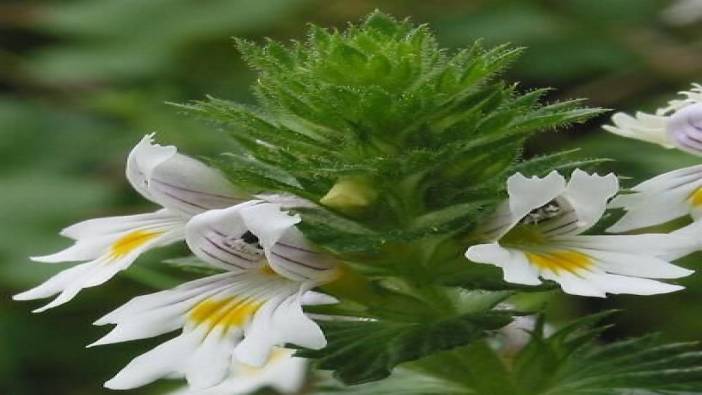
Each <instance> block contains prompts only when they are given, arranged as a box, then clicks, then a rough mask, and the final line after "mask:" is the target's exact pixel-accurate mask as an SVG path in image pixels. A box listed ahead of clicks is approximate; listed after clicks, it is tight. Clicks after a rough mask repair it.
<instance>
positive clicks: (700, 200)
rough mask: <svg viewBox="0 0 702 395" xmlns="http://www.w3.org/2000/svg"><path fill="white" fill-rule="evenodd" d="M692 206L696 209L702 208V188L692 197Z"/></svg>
mask: <svg viewBox="0 0 702 395" xmlns="http://www.w3.org/2000/svg"><path fill="white" fill-rule="evenodd" d="M690 204H691V205H693V206H695V207H700V206H702V188H697V190H695V192H693V193H692V195H690Z"/></svg>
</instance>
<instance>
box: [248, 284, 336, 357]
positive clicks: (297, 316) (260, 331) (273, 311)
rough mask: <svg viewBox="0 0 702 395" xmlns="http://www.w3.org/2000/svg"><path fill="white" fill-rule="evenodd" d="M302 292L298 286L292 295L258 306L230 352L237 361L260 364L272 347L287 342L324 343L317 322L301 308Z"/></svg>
mask: <svg viewBox="0 0 702 395" xmlns="http://www.w3.org/2000/svg"><path fill="white" fill-rule="evenodd" d="M304 292H305V289H304V288H302V289H301V290H300V291H299V292H298V293H297V294H295V295H290V296H287V297H285V296H283V295H280V296H278V297H276V298H275V299H271V300H270V301H268V302H267V303H266V304H265V305H264V306H263V307H261V310H260V311H258V312H257V313H256V316H255V317H254V319H253V322H252V323H251V325H250V326H249V327H248V328H247V329H246V335H245V337H244V340H243V341H242V342H241V343H240V344H239V345H238V346H237V347H236V350H235V351H234V355H235V356H236V358H237V359H238V360H239V361H241V362H244V363H246V364H249V365H252V366H257V367H260V366H263V365H264V364H265V363H266V361H268V359H269V358H270V355H271V352H272V349H273V347H274V346H283V345H285V344H287V343H290V344H295V345H298V346H302V347H306V348H311V349H313V350H318V349H321V348H324V347H325V346H326V345H327V341H326V339H325V337H324V333H323V332H322V330H321V329H320V328H319V325H317V323H315V322H314V321H312V320H311V319H309V318H308V317H307V316H305V314H304V313H303V311H302V304H301V297H302V294H303V293H304Z"/></svg>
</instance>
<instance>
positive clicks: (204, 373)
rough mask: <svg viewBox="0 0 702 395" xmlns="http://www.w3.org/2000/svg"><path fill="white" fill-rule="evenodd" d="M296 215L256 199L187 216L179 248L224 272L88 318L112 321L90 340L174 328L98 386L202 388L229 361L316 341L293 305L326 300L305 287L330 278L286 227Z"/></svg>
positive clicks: (327, 262) (317, 335)
mask: <svg viewBox="0 0 702 395" xmlns="http://www.w3.org/2000/svg"><path fill="white" fill-rule="evenodd" d="M299 221H300V218H299V217H297V216H291V215H289V214H287V213H285V212H283V211H281V206H280V205H278V204H273V203H267V202H264V201H260V200H259V201H251V202H246V203H242V204H239V205H237V206H234V207H230V208H227V209H222V210H211V211H207V212H205V213H202V214H199V215H197V216H195V217H193V218H192V219H191V220H190V222H188V225H187V227H186V241H187V243H188V245H189V246H190V248H191V249H192V251H193V253H195V254H196V255H197V256H198V257H199V258H201V259H202V260H204V261H205V262H208V263H210V264H212V265H214V266H217V267H219V268H222V269H225V270H226V272H225V273H223V274H217V275H213V276H209V277H206V278H203V279H199V280H196V281H192V282H189V283H186V284H183V285H181V286H179V287H177V288H174V289H172V290H167V291H162V292H158V293H155V294H151V295H146V296H141V297H137V298H135V299H133V300H131V301H130V302H129V303H127V304H126V305H124V306H122V307H121V308H119V309H117V310H116V311H114V312H112V313H110V314H108V315H107V316H106V317H104V318H102V319H100V320H99V321H98V322H96V324H98V325H103V324H116V325H117V326H116V327H115V328H114V329H113V330H112V331H111V332H110V333H109V334H107V335H106V336H105V337H103V338H102V339H100V340H98V341H97V342H96V343H94V344H93V345H99V344H108V343H115V342H122V341H128V340H134V339H144V338H149V337H153V336H158V335H161V334H164V333H167V332H171V331H174V330H177V329H179V328H183V331H182V333H181V334H180V335H179V336H177V337H176V338H174V339H171V340H169V341H167V342H165V343H163V344H161V345H160V346H158V347H156V348H155V349H153V350H151V351H149V352H147V353H146V354H144V355H142V356H140V357H138V358H136V359H134V360H133V361H132V362H131V363H129V365H127V367H126V368H124V369H123V370H122V371H121V372H120V373H119V374H117V376H115V377H114V378H113V379H112V380H110V381H108V382H107V383H106V384H105V385H106V387H108V388H112V389H129V388H135V387H138V386H141V385H145V384H147V383H150V382H152V381H154V380H157V379H159V378H162V377H172V376H173V375H177V376H185V378H186V379H187V381H188V383H189V384H190V386H191V387H193V388H196V389H202V388H208V387H211V386H214V385H217V384H219V383H220V382H222V380H224V379H225V378H226V377H227V375H228V372H229V371H230V370H231V364H232V361H233V360H236V361H239V362H242V363H245V364H248V365H252V366H256V367H260V366H263V365H264V364H265V362H266V361H267V360H268V359H269V357H270V354H271V352H272V350H273V349H274V348H275V347H278V346H284V345H285V344H288V343H289V344H295V345H298V346H302V347H307V348H312V349H319V348H322V347H324V346H325V345H326V340H325V338H324V334H323V333H322V331H321V329H320V328H319V326H318V325H317V324H316V323H315V322H314V321H312V320H311V319H310V318H309V317H307V316H306V315H305V314H304V313H303V310H302V306H303V305H304V304H320V303H333V302H335V301H334V300H333V299H332V298H330V297H327V296H325V295H321V294H317V293H314V292H312V291H309V290H310V289H311V288H312V287H314V286H315V285H317V284H320V283H323V282H326V281H330V280H332V279H333V278H334V277H335V273H336V270H335V262H334V260H333V259H332V258H331V257H329V256H328V255H326V254H323V253H321V252H319V251H317V250H315V249H314V248H313V247H312V246H311V245H309V243H308V242H307V241H305V240H304V238H302V236H301V234H300V233H299V231H298V230H297V229H296V228H295V224H296V223H297V222H299ZM266 257H267V259H268V260H266Z"/></svg>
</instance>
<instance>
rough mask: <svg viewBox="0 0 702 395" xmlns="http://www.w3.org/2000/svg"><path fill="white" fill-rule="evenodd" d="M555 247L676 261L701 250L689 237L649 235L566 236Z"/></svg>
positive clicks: (556, 240)
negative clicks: (622, 253) (638, 255)
mask: <svg viewBox="0 0 702 395" xmlns="http://www.w3.org/2000/svg"><path fill="white" fill-rule="evenodd" d="M551 242H552V243H553V244H556V245H559V246H566V247H570V248H576V249H593V250H601V251H613V252H629V253H634V254H640V255H650V256H654V257H658V258H663V259H668V260H673V259H677V258H680V257H683V256H686V255H688V254H690V253H692V252H694V251H696V250H697V249H698V246H699V242H698V241H697V240H695V239H693V238H692V237H690V236H688V235H686V234H664V233H647V234H640V235H593V236H583V235H578V236H564V237H559V238H554V239H553V240H551Z"/></svg>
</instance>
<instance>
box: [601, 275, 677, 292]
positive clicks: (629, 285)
mask: <svg viewBox="0 0 702 395" xmlns="http://www.w3.org/2000/svg"><path fill="white" fill-rule="evenodd" d="M587 280H588V281H589V282H591V283H592V284H594V285H596V286H597V287H598V288H600V289H602V290H604V291H605V292H607V293H610V294H615V295H616V294H629V295H657V294H663V293H670V292H675V291H679V290H681V289H683V288H684V287H682V286H680V285H675V284H667V283H664V282H661V281H656V280H649V279H647V278H639V277H628V276H619V275H614V274H608V273H603V274H594V275H590V276H588V277H587Z"/></svg>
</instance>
